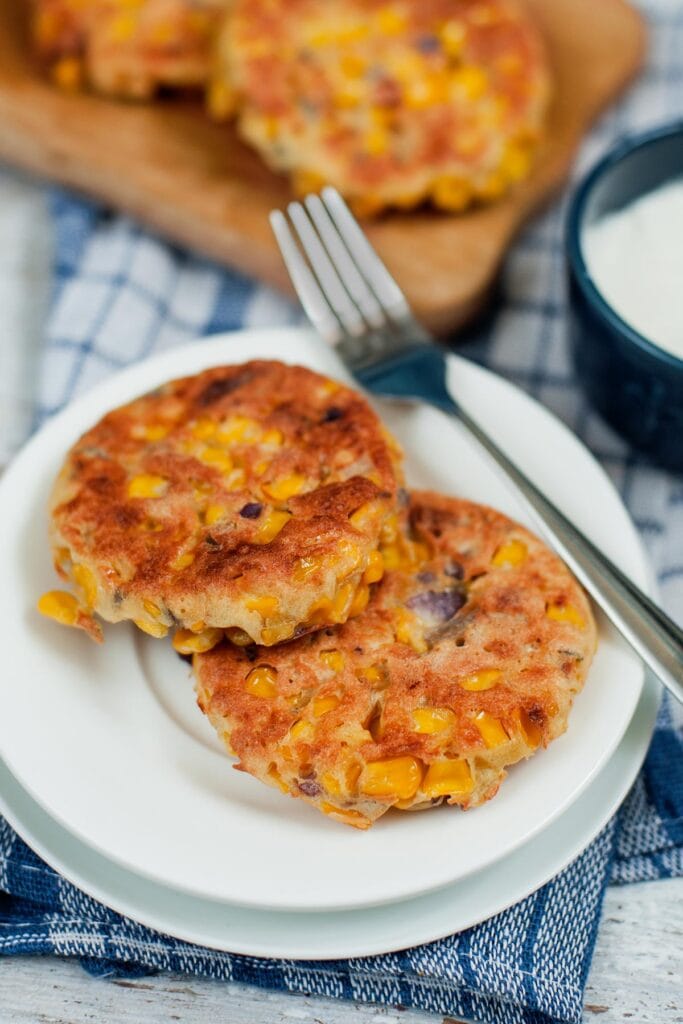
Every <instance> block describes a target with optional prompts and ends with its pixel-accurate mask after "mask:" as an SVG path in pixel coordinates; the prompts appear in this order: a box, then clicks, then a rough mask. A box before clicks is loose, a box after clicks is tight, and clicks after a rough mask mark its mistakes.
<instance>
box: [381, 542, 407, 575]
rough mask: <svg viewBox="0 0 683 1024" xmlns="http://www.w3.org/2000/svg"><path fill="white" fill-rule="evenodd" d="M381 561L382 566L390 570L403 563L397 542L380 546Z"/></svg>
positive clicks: (399, 566) (397, 567) (392, 570)
mask: <svg viewBox="0 0 683 1024" xmlns="http://www.w3.org/2000/svg"><path fill="white" fill-rule="evenodd" d="M382 561H383V563H384V568H385V569H388V570H389V571H390V572H394V571H395V570H396V569H400V568H401V566H402V564H403V555H402V554H401V549H400V548H399V546H398V544H387V545H386V546H385V547H383V548H382Z"/></svg>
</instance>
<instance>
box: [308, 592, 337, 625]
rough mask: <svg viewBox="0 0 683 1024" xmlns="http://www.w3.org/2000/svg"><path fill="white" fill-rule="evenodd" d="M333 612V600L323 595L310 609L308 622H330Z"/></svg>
mask: <svg viewBox="0 0 683 1024" xmlns="http://www.w3.org/2000/svg"><path fill="white" fill-rule="evenodd" d="M331 614H332V602H331V601H330V599H329V598H327V597H321V598H320V600H318V601H315V602H314V603H313V604H312V605H311V607H310V608H309V609H308V622H309V623H310V624H311V625H313V624H315V625H320V624H321V623H325V622H329V621H330V616H331Z"/></svg>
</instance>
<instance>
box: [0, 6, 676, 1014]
mask: <svg viewBox="0 0 683 1024" xmlns="http://www.w3.org/2000/svg"><path fill="white" fill-rule="evenodd" d="M642 6H643V7H644V9H645V11H646V13H647V15H648V16H649V19H650V24H651V30H652V39H651V58H650V66H649V69H648V72H647V75H646V76H645V78H644V79H643V80H641V82H640V83H639V84H638V86H637V87H636V88H635V89H634V90H633V91H632V92H631V93H630V95H629V97H628V98H627V99H626V101H625V102H623V103H622V104H621V106H620V107H619V108H618V109H617V110H616V111H613V112H612V113H610V114H609V115H608V116H607V117H606V118H605V119H604V120H603V122H602V123H601V124H600V125H599V126H598V128H597V129H596V130H595V131H594V132H593V133H592V134H591V136H590V137H589V139H588V140H587V141H586V143H585V145H584V147H583V150H582V153H581V156H580V159H579V166H578V169H577V173H578V172H580V171H582V170H584V169H585V168H586V166H587V164H588V163H590V162H592V161H593V160H594V159H595V157H596V156H597V155H598V154H599V153H601V152H602V151H604V149H605V148H606V147H607V146H608V145H609V144H610V143H611V142H612V141H613V140H614V139H615V138H616V137H617V136H619V135H620V134H623V133H624V132H625V131H633V130H639V129H644V128H646V127H649V126H651V125H653V124H655V123H657V122H662V121H665V120H669V119H673V118H674V117H680V116H681V114H682V113H683V8H682V7H681V4H680V3H679V2H678V0H648V2H647V3H645V2H643V4H642ZM53 212H54V223H55V228H56V239H57V244H56V266H55V287H54V295H53V303H52V311H51V315H50V318H49V323H48V329H47V340H46V346H45V352H44V358H43V360H42V376H41V380H40V387H39V407H38V409H37V413H36V423H38V422H40V421H42V420H43V419H44V418H45V417H47V416H49V415H50V414H52V413H54V412H56V411H57V410H59V409H61V408H62V407H63V406H64V405H65V403H67V402H69V401H70V400H71V399H72V398H73V397H74V396H75V395H77V394H80V393H82V392H83V391H85V390H86V389H87V388H89V387H91V386H92V385H94V384H95V383H97V382H98V381H99V380H101V379H103V378H104V377H105V376H107V375H108V374H110V373H112V372H114V371H116V370H118V369H119V368H121V367H124V366H128V365H129V364H131V363H133V362H136V361H137V360H140V359H144V358H145V357H146V356H149V355H151V354H152V353H157V352H159V351H162V350H164V349H167V348H171V347H172V346H174V345H178V344H182V343H184V342H188V341H191V340H192V339H194V338H196V337H198V336H200V335H203V334H207V333H211V332H215V331H225V330H230V329H232V328H238V327H243V326H251V327H254V326H259V325H271V324H276V323H277V324H283V323H293V322H298V321H299V320H300V319H301V316H300V313H299V312H298V310H297V309H296V308H295V307H294V306H293V305H291V304H290V303H288V302H287V301H286V300H285V299H282V298H280V297H278V296H276V295H274V294H273V293H272V292H270V291H269V290H267V289H265V288H263V287H260V286H259V285H257V284H255V283H253V282H252V281H249V280H246V279H245V278H243V277H240V276H239V275H237V274H235V273H230V272H228V271H225V270H222V269H219V268H217V267H216V266H214V265H212V264H210V263H208V262H206V261H204V260H202V259H200V258H198V257H196V256H194V255H191V254H189V253H185V252H179V251H177V250H175V249H173V248H172V247H170V246H169V245H166V244H162V243H161V242H159V241H158V240H157V239H155V238H153V237H150V236H149V235H147V234H145V233H144V232H143V231H141V230H140V228H139V227H137V226H136V225H135V224H133V223H131V221H129V220H127V219H126V218H124V217H120V216H113V215H111V214H109V213H107V212H105V211H103V210H101V209H100V208H98V207H96V206H94V205H90V204H87V203H84V202H82V201H77V200H76V199H74V198H72V197H69V196H65V195H62V194H59V195H57V196H55V197H53ZM564 212H565V210H564V205H563V204H560V205H558V206H556V207H555V208H554V209H552V210H551V211H550V212H549V213H548V214H547V215H546V216H544V217H543V218H542V219H540V220H538V221H537V222H536V223H535V224H534V225H533V226H532V227H531V228H530V229H529V230H527V232H526V233H525V234H524V236H523V237H522V238H521V240H520V241H519V242H518V243H517V245H516V246H515V248H514V249H513V251H512V253H511V255H510V258H509V260H508V262H507V266H506V269H505V273H504V279H503V299H502V301H501V303H500V305H499V306H498V308H497V309H496V310H495V311H494V312H493V314H492V315H491V317H490V318H489V319H488V322H487V323H486V324H485V325H483V326H482V325H480V326H479V328H478V329H477V330H476V331H474V332H472V333H471V334H470V336H469V337H468V338H467V339H466V340H465V343H464V345H463V348H462V351H463V352H464V353H465V354H466V355H468V356H469V357H471V358H473V359H475V360H477V361H479V362H481V363H482V364H484V365H486V366H488V367H490V368H492V369H493V370H495V371H496V372H498V373H500V374H502V375H503V376H504V377H507V378H508V379H510V380H512V381H513V382H514V383H516V384H518V385H519V386H520V387H522V388H524V389H525V390H526V391H528V392H529V393H531V394H532V395H534V396H535V397H536V398H538V399H539V400H540V401H542V402H543V403H545V404H546V405H547V406H548V407H549V408H551V409H552V410H553V411H554V412H555V413H557V414H558V415H559V416H560V417H561V418H562V419H563V420H564V421H565V422H566V423H567V424H568V425H569V426H570V427H571V428H572V429H573V430H574V431H575V432H576V433H577V434H578V435H579V436H580V437H581V438H583V440H584V441H585V443H586V444H587V445H588V447H589V448H591V449H592V451H593V452H594V453H595V454H596V455H597V457H598V458H599V459H600V461H601V462H602V464H603V466H604V467H605V469H606V471H607V472H608V473H609V475H610V476H611V477H612V479H613V481H614V482H615V484H616V485H617V487H618V488H619V490H620V492H621V494H622V496H623V498H624V500H625V502H626V503H627V505H628V507H629V509H630V511H631V514H632V516H633V518H634V520H635V522H636V524H637V526H638V527H639V529H640V531H641V533H642V536H643V538H644V540H645V542H646V544H647V546H648V549H649V553H650V557H651V559H652V563H653V566H654V568H655V571H656V575H657V579H658V582H659V587H660V593H661V596H662V599H663V602H664V604H665V606H666V607H667V608H668V610H669V612H670V613H671V614H673V615H674V616H675V617H676V618H678V619H679V621H680V620H683V481H682V480H680V479H676V478H672V477H669V476H667V475H666V474H665V473H663V472H660V471H658V470H655V469H653V468H652V467H650V466H648V465H646V464H645V463H644V462H642V461H641V460H640V459H639V458H638V457H637V456H635V455H633V454H632V453H631V452H630V451H629V450H628V449H627V447H626V446H625V445H624V444H623V443H622V442H621V441H620V440H619V439H618V438H617V437H616V436H615V435H614V434H613V433H612V432H611V431H610V430H609V429H608V428H607V427H606V426H605V425H604V424H603V423H601V422H600V421H599V420H598V419H597V418H596V417H595V416H594V415H593V414H592V413H591V411H590V409H589V408H588V407H587V405H586V402H585V400H584V398H583V396H582V395H581V393H580V392H579V391H578V390H577V388H576V386H575V383H574V380H573V377H572V373H571V369H570V367H569V364H568V360H567V348H566V340H565V316H564V313H565V297H564V290H563V263H562V246H561V233H562V224H563V219H564ZM235 357H236V359H239V349H236V350H235ZM680 875H683V715H681V710H680V709H679V708H674V707H673V706H672V703H671V702H669V701H665V702H664V704H663V706H662V709H661V713H660V717H659V722H658V728H657V732H656V734H655V737H654V740H653V743H652V746H651V749H650V752H649V755H648V758H647V762H646V764H645V767H644V769H643V772H642V773H641V775H640V777H639V779H638V780H637V782H636V784H635V786H634V788H633V790H632V792H631V794H630V796H629V798H628V799H627V801H626V803H625V804H624V806H623V807H622V809H621V811H620V812H619V814H618V815H617V816H616V817H615V819H614V820H612V821H611V822H610V823H609V825H607V827H606V828H605V829H604V831H603V832H602V833H601V834H600V835H599V836H598V838H597V839H596V840H595V841H594V842H593V843H592V844H591V846H590V847H589V848H588V849H587V850H586V851H585V852H584V853H583V854H582V855H581V856H580V857H579V858H578V859H577V860H576V861H575V862H574V863H573V864H571V865H570V866H569V867H568V868H566V869H565V870H564V871H563V872H562V873H561V874H560V875H558V877H557V878H555V879H553V880H552V881H551V882H549V883H548V884H547V885H546V886H544V887H543V888H542V889H541V890H540V891H539V892H537V893H535V894H534V895H532V896H530V897H529V898H528V899H526V900H524V901H523V902H521V903H519V904H518V905H517V906H514V907H512V908H511V909H510V910H507V911H505V912H504V913H502V914H499V915H498V916H497V917H495V918H493V919H492V920H490V921H487V922H485V923H484V924H481V925H479V926H477V927H475V928H472V929H470V930H468V931H466V932H463V933H461V934H459V935H454V936H451V937H450V938H448V939H444V940H442V941H440V942H436V943H432V944H430V945H427V946H422V947H418V948H415V949H411V950H409V951H406V952H403V953H398V954H391V955H386V956H381V957H373V958H367V959H357V960H350V961H340V962H333V963H326V962H309V963H294V962H291V961H264V960H258V959H255V958H252V957H244V956H234V955H231V954H228V953H217V952H214V951H211V950H205V949H201V948H199V947H196V946H191V945H189V944H186V943H183V942H179V941H177V940H175V939H172V938H169V937H167V936H164V935H159V934H156V933H154V932H151V931H149V930H148V929H146V928H143V927H142V926H140V925H137V924H134V923H133V922H131V921H129V920H126V919H124V918H122V917H120V916H119V915H117V914H115V913H113V912H112V911H110V910H108V909H106V908H105V907H103V906H101V905H100V904H98V903H96V902H95V901H94V900H92V899H90V898H89V897H87V896H85V895H84V894H83V893H81V892H80V891H78V890H77V889H75V888H74V887H73V886H72V885H70V884H69V883H68V882H66V881H65V880H64V879H62V878H60V877H59V876H58V875H56V874H55V873H54V872H53V871H52V870H51V869H50V868H48V867H47V865H45V864H44V863H43V862H42V861H41V860H40V859H39V858H38V857H37V856H36V855H35V854H34V853H32V851H31V850H30V849H28V847H27V846H25V844H24V843H23V842H22V841H21V840H20V839H19V838H18V837H17V836H16V835H15V834H14V833H13V832H12V830H11V829H10V828H9V826H8V825H7V824H6V823H5V822H3V821H2V819H0V952H2V953H4V954H19V953H34V954H38V953H40V954H48V953H52V954H59V955H63V956H64V955H66V956H74V957H79V958H80V959H81V960H82V962H83V963H84V965H85V966H86V967H87V968H88V969H89V970H90V971H92V972H93V973H96V974H100V975H113V974H122V973H123V974H126V973H127V974H137V973H144V972H146V971H153V970H163V971H176V972H186V973H192V974H197V975H204V976H207V977H211V978H219V979H224V980H226V981H230V980H234V981H240V982H248V983H250V984H254V985H259V986H263V987H266V988H270V989H278V990H282V991H293V992H308V993H314V994H321V995H326V996H336V997H339V998H345V999H355V1000H363V1001H368V1002H376V1003H386V1004H392V1005H393V1004H396V1003H400V1004H402V1005H404V1006H412V1007H417V1008H422V1009H425V1010H430V1011H433V1012H435V1013H439V1014H448V1015H452V1016H458V1017H465V1018H474V1019H478V1020H482V1021H488V1022H492V1024H493V1022H496V1024H507V1022H509V1024H513V1022H514V1024H517V1022H529V1024H532V1022H533V1024H541V1022H543V1024H545V1022H550V1021H579V1020H580V1019H581V1015H582V1000H583V991H584V986H585V982H586V978H587V974H588V969H589V966H590V962H591V956H592V952H593V947H594V943H595V936H596V932H597V927H598V922H599V918H600V909H601V904H602V897H603V894H604V890H605V887H606V885H607V884H610V883H611V884H624V883H627V882H636V881H643V880H646V879H655V878H666V877H674V876H680Z"/></svg>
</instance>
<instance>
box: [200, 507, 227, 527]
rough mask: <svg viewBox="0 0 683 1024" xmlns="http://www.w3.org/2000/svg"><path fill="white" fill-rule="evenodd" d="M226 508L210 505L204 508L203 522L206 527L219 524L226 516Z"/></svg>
mask: <svg viewBox="0 0 683 1024" xmlns="http://www.w3.org/2000/svg"><path fill="white" fill-rule="evenodd" d="M227 512H228V510H227V508H226V507H225V505H215V504H213V503H211V504H210V505H207V506H206V511H205V513H204V522H205V523H206V525H207V526H213V525H214V524H215V523H218V522H220V520H221V519H223V518H224V517H225V516H226V515H227Z"/></svg>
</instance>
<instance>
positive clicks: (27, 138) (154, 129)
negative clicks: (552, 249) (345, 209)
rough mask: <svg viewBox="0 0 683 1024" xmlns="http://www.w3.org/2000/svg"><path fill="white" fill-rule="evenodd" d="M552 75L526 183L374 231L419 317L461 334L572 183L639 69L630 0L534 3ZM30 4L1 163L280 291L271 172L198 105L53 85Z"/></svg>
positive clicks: (6, 97)
mask: <svg viewBox="0 0 683 1024" xmlns="http://www.w3.org/2000/svg"><path fill="white" fill-rule="evenodd" d="M527 3H528V5H529V6H530V7H531V8H532V11H533V14H534V16H535V17H536V19H537V20H538V23H539V25H540V26H541V28H542V30H543V33H544V35H545V38H546V41H547V45H548V49H549V52H550V57H551V62H552V67H553V72H554V76H555V95H554V101H553V106H552V111H551V115H550V124H549V131H548V140H547V143H545V145H544V148H543V151H542V153H541V155H540V159H539V161H538V163H537V165H536V168H535V170H534V173H533V175H532V177H531V178H530V179H529V180H528V181H527V182H526V183H524V184H523V185H522V186H521V187H519V188H518V189H517V190H516V191H515V192H514V194H513V195H511V196H510V197H508V198H507V199H504V200H503V201H502V202H499V203H497V204H496V205H494V206H491V207H488V208H483V209H480V210H476V211H474V212H472V213H467V214H465V215H461V216H448V215H444V214H438V213H433V212H429V211H419V212H417V213H401V214H394V215H391V216H387V217H385V218H383V219H381V220H379V221H377V222H376V223H372V224H369V225H368V233H369V234H370V237H371V239H372V241H373V243H374V244H375V245H376V246H377V248H378V250H379V252H380V255H381V256H382V257H383V258H384V259H385V261H386V263H387V264H388V266H389V268H390V270H391V271H392V272H393V273H394V274H395V276H396V278H397V280H398V282H399V284H400V285H401V287H402V288H403V289H404V290H405V292H406V294H407V296H408V298H409V300H410V302H411V303H412V305H413V307H414V309H415V310H416V312H417V313H418V315H419V316H420V317H421V318H422V320H423V322H424V323H425V324H427V325H428V326H429V327H431V328H432V329H433V330H435V331H437V332H438V333H442V334H443V333H447V332H450V331H453V330H454V329H456V328H457V327H459V326H460V325H461V324H463V323H464V322H465V321H466V320H467V319H468V318H470V317H471V316H472V315H473V314H474V313H476V312H477V311H478V310H479V309H480V308H481V306H482V303H483V302H484V301H485V299H486V297H487V295H488V292H489V290H490V286H491V285H492V283H493V281H494V279H495V276H496V272H497V270H498V267H499V265H500V262H501V259H502V257H503V255H504V253H505V250H506V248H507V246H508V244H509V243H510V240H511V239H512V237H513V236H514V234H515V232H516V231H517V229H518V228H519V227H520V225H521V224H522V223H523V222H524V220H525V219H527V218H528V217H529V215H530V214H531V213H532V211H534V210H535V209H537V208H538V207H539V206H540V205H541V204H542V203H543V202H544V201H545V200H547V199H548V198H549V196H550V195H552V194H553V192H555V191H556V190H557V189H558V188H559V186H560V185H561V184H562V182H563V181H564V180H565V178H566V176H567V173H568V171H569V167H570V164H571V160H572V156H573V154H574V151H575V149H576V146H577V144H578V142H579V141H580V139H581V136H582V134H583V133H584V132H585V131H586V129H587V127H588V126H589V124H590V123H591V121H592V120H593V119H594V118H595V116H596V115H597V114H598V113H599V111H601V110H602V109H603V108H604V107H605V106H606V105H607V104H608V103H609V102H610V101H612V100H613V99H614V98H615V97H616V96H617V95H618V94H619V92H620V91H621V90H622V89H624V87H625V86H626V84H627V83H628V82H629V81H630V80H631V79H632V78H633V77H634V75H635V74H636V73H637V71H638V70H639V68H640V66H641V63H642V60H643V55H644V52H645V38H646V34H645V28H644V24H643V22H642V19H641V18H640V16H639V15H638V14H637V13H636V12H635V11H634V10H633V9H632V8H631V7H629V6H628V5H627V4H626V3H625V0H598V2H596V0H527ZM26 6H27V4H26V3H25V2H17V0H0V159H4V160H6V161H7V162H8V163H11V164H15V165H17V166H19V167H22V168H24V169H26V170H29V171H32V172H35V173H37V174H38V175H41V176H44V177H47V178H51V179H54V180H56V181H59V182H62V183H64V184H66V185H70V186H73V187H74V188H77V189H80V190H82V191H83V192H86V193H88V194H89V195H91V196H95V197H97V198H98V199H101V200H103V201H105V202H106V203H108V204H110V205H111V206H114V207H117V208H119V209H121V210H125V211H126V212H127V213H129V214H131V215H132V216H134V217H136V218H138V219H139V220H141V221H143V222H145V223H146V224H148V225H149V226H150V227H151V228H153V229H155V230H157V231H158V232H160V233H161V234H162V235H164V236H166V237H167V238H169V239H171V240H172V241H174V242H177V243H179V244H181V245H183V246H188V247H190V248H192V249H195V250H197V251H200V252H202V253H205V254H206V255H207V256H210V257H213V258H215V259H217V260H219V261H221V262H224V263H227V264H230V265H231V266H234V267H237V268H239V269H240V270H243V271H244V272H245V273H247V274H251V275H254V276H256V277H259V278H261V279H262V280H264V281H267V282H269V283H271V284H273V285H275V286H277V287H279V288H282V289H283V290H289V281H288V279H287V275H286V272H285V270H284V267H283V265H282V262H281V260H280V256H279V253H278V251H277V249H276V246H275V243H274V241H273V238H272V236H271V233H270V228H269V226H268V220H267V214H268V211H269V210H270V209H271V208H272V207H274V206H282V205H283V204H284V203H285V202H287V200H288V198H289V193H288V189H287V185H286V184H285V182H284V181H283V180H282V179H280V178H278V177H277V176H275V175H273V174H271V173H270V172H269V171H268V170H267V169H266V168H265V167H264V166H263V164H262V163H261V161H260V160H259V158H258V157H257V156H256V155H255V154H254V153H252V152H251V151H250V150H248V149H247V148H246V147H245V146H244V145H242V143H240V142H239V140H238V139H237V138H236V136H235V134H234V133H233V131H232V130H231V129H230V128H226V127H223V126H218V125H215V124H212V123H211V122H210V121H209V120H208V119H207V118H206V117H205V116H204V115H203V113H202V109H201V105H200V103H199V102H198V101H197V102H194V101H189V100H181V101H176V100H168V101H165V102H162V103H158V104H153V105H141V106H135V105H129V104H120V103H115V102H111V101H109V100H105V99H101V98H99V97H95V96H86V95H76V96H69V95H64V94H62V93H60V92H58V91H57V90H56V89H55V88H54V87H52V86H51V85H50V84H49V83H48V82H46V81H45V80H44V79H43V78H42V77H41V75H40V72H39V71H38V69H37V68H36V67H35V65H34V63H33V61H32V58H31V56H30V52H29V46H28V41H27V38H26V27H25V11H26Z"/></svg>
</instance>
